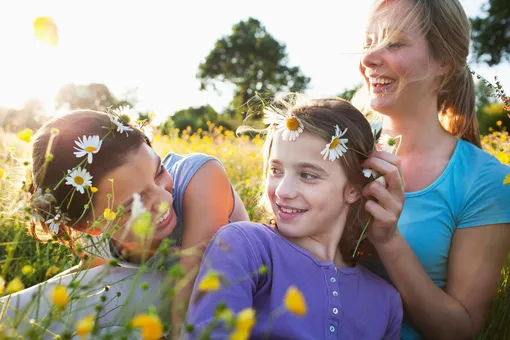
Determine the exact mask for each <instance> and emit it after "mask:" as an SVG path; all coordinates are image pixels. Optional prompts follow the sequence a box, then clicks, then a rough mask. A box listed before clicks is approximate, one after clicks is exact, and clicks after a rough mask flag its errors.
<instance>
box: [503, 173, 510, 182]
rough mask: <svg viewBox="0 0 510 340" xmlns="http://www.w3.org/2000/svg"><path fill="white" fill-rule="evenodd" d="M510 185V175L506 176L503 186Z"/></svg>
mask: <svg viewBox="0 0 510 340" xmlns="http://www.w3.org/2000/svg"><path fill="white" fill-rule="evenodd" d="M507 184H510V174H508V175H506V176H505V179H504V180H503V185H507Z"/></svg>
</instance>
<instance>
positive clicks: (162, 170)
mask: <svg viewBox="0 0 510 340" xmlns="http://www.w3.org/2000/svg"><path fill="white" fill-rule="evenodd" d="M165 171H166V168H165V166H164V165H163V164H161V166H160V167H159V172H158V176H159V175H161V174H162V173H163V172H165Z"/></svg>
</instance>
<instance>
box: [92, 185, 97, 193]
mask: <svg viewBox="0 0 510 340" xmlns="http://www.w3.org/2000/svg"><path fill="white" fill-rule="evenodd" d="M98 190H99V189H98V188H96V187H95V186H91V187H90V191H91V192H93V193H95V192H97V191H98Z"/></svg>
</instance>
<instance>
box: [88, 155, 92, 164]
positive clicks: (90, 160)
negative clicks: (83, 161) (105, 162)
mask: <svg viewBox="0 0 510 340" xmlns="http://www.w3.org/2000/svg"><path fill="white" fill-rule="evenodd" d="M88 161H89V164H92V154H91V153H89V158H88Z"/></svg>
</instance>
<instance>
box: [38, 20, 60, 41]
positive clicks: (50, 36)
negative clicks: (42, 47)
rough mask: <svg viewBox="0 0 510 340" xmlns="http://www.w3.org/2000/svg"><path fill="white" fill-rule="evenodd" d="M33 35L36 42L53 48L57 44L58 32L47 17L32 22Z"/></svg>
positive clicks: (53, 23)
mask: <svg viewBox="0 0 510 340" xmlns="http://www.w3.org/2000/svg"><path fill="white" fill-rule="evenodd" d="M34 35H35V37H36V38H37V40H39V41H42V42H44V43H47V44H50V45H52V46H55V45H57V44H58V30H57V25H56V24H55V21H53V19H52V18H49V17H38V18H36V19H35V20H34Z"/></svg>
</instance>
